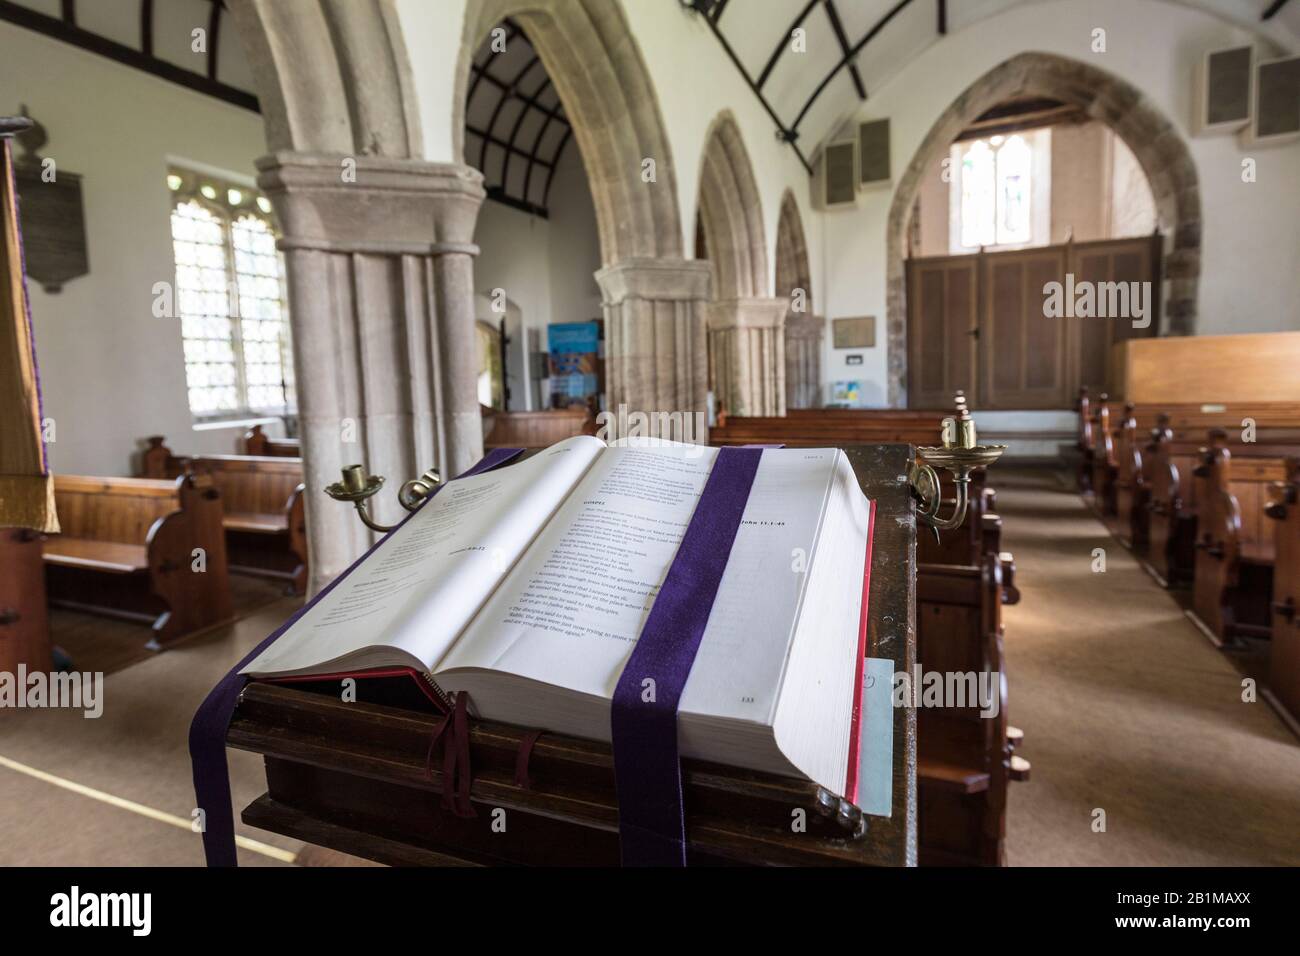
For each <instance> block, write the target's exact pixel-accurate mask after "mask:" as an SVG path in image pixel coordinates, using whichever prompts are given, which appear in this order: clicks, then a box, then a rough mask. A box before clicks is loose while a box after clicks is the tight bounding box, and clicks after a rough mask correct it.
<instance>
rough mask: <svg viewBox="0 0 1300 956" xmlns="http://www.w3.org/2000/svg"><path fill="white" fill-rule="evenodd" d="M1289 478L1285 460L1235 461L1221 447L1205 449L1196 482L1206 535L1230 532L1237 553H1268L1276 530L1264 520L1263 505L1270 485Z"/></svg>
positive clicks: (1258, 459)
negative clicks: (1244, 549)
mask: <svg viewBox="0 0 1300 956" xmlns="http://www.w3.org/2000/svg"><path fill="white" fill-rule="evenodd" d="M1286 474H1287V472H1286V461H1285V459H1283V458H1246V457H1244V456H1243V457H1237V458H1234V457H1233V454H1232V452H1230V451H1229V450H1228V449H1227V448H1225V447H1223V446H1222V445H1216V446H1214V447H1211V448H1208V449H1206V451H1205V453H1204V454H1203V455H1202V456H1201V462H1200V464H1199V465H1198V466H1197V468H1196V469H1195V477H1194V480H1193V483H1194V484H1195V485H1196V486H1197V492H1196V493H1197V495H1198V496H1199V497H1200V499H1201V507H1200V515H1201V517H1202V518H1203V519H1204V527H1205V531H1206V533H1208V534H1210V535H1211V536H1212V537H1213V536H1216V535H1217V534H1218V533H1220V532H1221V531H1222V529H1225V528H1227V529H1231V530H1232V531H1233V532H1235V535H1236V538H1237V540H1236V541H1235V542H1232V544H1233V545H1234V546H1235V547H1236V548H1237V549H1240V548H1241V547H1247V548H1249V547H1262V548H1264V549H1268V548H1269V547H1270V546H1271V544H1272V541H1273V528H1272V525H1270V524H1269V523H1268V522H1267V521H1266V520H1265V515H1264V505H1265V503H1266V502H1267V500H1268V496H1269V485H1270V484H1271V483H1273V482H1279V481H1283V480H1285V478H1286Z"/></svg>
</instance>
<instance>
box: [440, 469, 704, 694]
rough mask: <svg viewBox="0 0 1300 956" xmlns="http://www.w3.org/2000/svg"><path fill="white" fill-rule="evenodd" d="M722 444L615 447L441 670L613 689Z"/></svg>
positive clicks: (604, 691)
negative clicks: (717, 446)
mask: <svg viewBox="0 0 1300 956" xmlns="http://www.w3.org/2000/svg"><path fill="white" fill-rule="evenodd" d="M716 456H717V449H714V448H708V447H705V446H702V445H666V446H664V447H655V448H640V447H626V446H622V447H610V448H606V449H605V450H604V451H603V452H601V454H600V455H599V457H598V458H597V460H596V462H595V464H594V465H592V467H591V470H590V471H588V472H587V475H586V477H584V478H583V480H582V482H581V483H580V484H579V485H578V487H577V488H575V489H574V492H573V494H572V495H571V496H570V497H569V500H568V501H566V502H565V504H564V505H563V507H561V508H560V510H559V511H558V512H557V513H556V516H555V518H554V519H553V520H552V521H551V523H550V524H549V525H548V526H547V527H546V528H545V529H543V531H542V533H541V534H540V535H539V536H538V538H537V540H536V541H535V542H534V543H533V546H532V547H531V548H530V549H529V550H528V551H527V552H526V553H525V554H524V556H523V558H521V559H520V561H519V563H518V565H516V567H515V568H514V570H513V572H512V573H511V574H510V576H509V577H508V578H507V579H506V581H505V582H503V584H502V586H501V588H500V589H499V590H498V591H497V592H496V594H494V595H493V596H492V599H491V600H490V601H489V602H488V603H487V605H486V606H485V607H484V608H483V610H482V611H481V612H480V613H479V615H478V616H477V617H476V618H475V620H474V622H473V623H472V624H471V625H470V626H469V628H468V629H467V630H466V631H465V634H464V636H463V637H462V639H461V640H460V641H458V642H457V643H456V645H455V647H453V648H452V650H451V652H450V653H449V654H448V655H447V656H446V658H445V659H443V660H442V661H441V662H439V664H438V667H437V669H436V670H435V671H434V673H435V675H436V676H437V677H438V681H439V685H440V686H444V682H445V688H446V689H448V690H455V689H457V687H456V684H455V681H454V680H450V681H448V680H446V678H445V676H444V675H446V673H447V671H449V670H454V669H457V668H486V669H491V670H495V671H505V672H509V673H513V674H518V675H520V676H523V677H531V678H534V679H536V680H541V681H546V682H547V683H553V684H556V685H557V686H562V687H567V688H570V689H572V690H577V691H581V692H584V693H590V694H596V695H607V694H608V693H611V692H612V690H613V684H614V683H616V682H617V680H618V674H619V671H620V670H621V669H622V667H623V662H624V661H625V660H626V659H627V655H628V654H629V653H630V652H631V650H632V646H633V645H634V644H635V643H636V638H637V636H638V635H639V634H640V633H641V626H642V624H644V623H645V618H646V615H647V614H648V613H649V611H650V606H651V604H653V603H654V598H655V595H656V594H658V592H659V585H660V584H661V583H662V582H663V579H664V575H665V574H666V573H667V571H668V567H669V565H670V564H672V560H673V556H674V555H675V554H676V553H677V546H678V544H680V543H681V540H682V536H683V534H685V532H686V525H687V524H688V523H689V522H690V520H691V514H692V513H693V512H694V510H695V503H696V501H698V500H699V496H700V492H701V491H702V490H703V489H704V483H705V481H706V480H707V479H708V475H709V470H710V468H711V467H712V464H713V460H714V458H715V457H716Z"/></svg>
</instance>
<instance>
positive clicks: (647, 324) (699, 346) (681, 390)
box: [596, 259, 709, 440]
mask: <svg viewBox="0 0 1300 956" xmlns="http://www.w3.org/2000/svg"><path fill="white" fill-rule="evenodd" d="M596 281H597V283H599V284H600V290H601V296H602V299H603V300H604V307H605V378H606V382H605V386H606V387H605V400H606V405H607V407H608V408H609V410H610V411H611V412H613V413H615V414H617V412H618V408H619V406H620V405H626V406H627V410H628V412H629V413H631V412H644V413H645V414H647V415H656V414H662V413H669V414H671V413H673V412H682V413H693V412H705V411H706V410H707V406H708V391H709V377H708V375H709V368H708V358H707V356H708V341H707V339H706V335H705V324H704V321H705V320H704V304H705V302H706V301H707V300H708V297H709V264H708V263H707V262H704V261H702V260H698V259H625V260H623V261H621V262H616V263H614V264H613V265H611V266H606V267H605V268H604V269H601V270H600V271H599V272H597V273H596ZM661 437H663V436H661ZM695 437H696V438H697V439H699V440H703V439H705V438H706V437H707V436H695Z"/></svg>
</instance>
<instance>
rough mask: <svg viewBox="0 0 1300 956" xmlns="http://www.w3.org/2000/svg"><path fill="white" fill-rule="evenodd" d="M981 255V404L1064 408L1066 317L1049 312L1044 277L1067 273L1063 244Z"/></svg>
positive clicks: (1058, 277)
mask: <svg viewBox="0 0 1300 956" xmlns="http://www.w3.org/2000/svg"><path fill="white" fill-rule="evenodd" d="M982 258H983V259H984V269H983V283H982V286H983V289H982V294H981V297H980V298H981V304H982V310H981V318H980V356H981V361H980V369H979V370H980V390H979V392H978V393H977V394H978V401H979V404H978V406H977V407H979V408H1015V409H1025V408H1068V407H1069V406H1070V402H1071V400H1072V392H1071V388H1070V385H1071V383H1070V375H1069V364H1068V361H1067V359H1068V348H1067V343H1068V341H1069V328H1068V324H1067V320H1065V319H1061V318H1049V317H1048V316H1047V315H1045V309H1044V303H1045V302H1046V298H1047V293H1046V292H1045V291H1044V290H1045V288H1046V286H1047V285H1048V283H1051V282H1060V281H1061V278H1062V276H1063V275H1064V274H1065V249H1064V247H1063V246H1046V247H1043V248H1039V249H1023V250H1016V251H1013V252H996V253H989V254H987V255H984V256H982Z"/></svg>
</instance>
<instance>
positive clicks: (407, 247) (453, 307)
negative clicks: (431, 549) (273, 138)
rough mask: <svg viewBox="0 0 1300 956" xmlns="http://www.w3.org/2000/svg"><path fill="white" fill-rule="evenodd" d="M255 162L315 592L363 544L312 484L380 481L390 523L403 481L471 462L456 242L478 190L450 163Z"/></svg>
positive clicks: (469, 376)
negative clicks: (281, 299)
mask: <svg viewBox="0 0 1300 956" xmlns="http://www.w3.org/2000/svg"><path fill="white" fill-rule="evenodd" d="M258 169H259V171H260V175H259V176H258V185H259V186H260V187H261V188H262V190H263V191H264V192H265V193H266V194H267V196H268V197H270V199H271V201H272V203H273V204H274V206H275V210H276V213H277V215H278V217H279V221H280V227H281V231H282V233H283V238H282V239H281V240H280V248H281V249H282V250H284V254H285V260H286V267H287V272H288V285H289V313H290V319H291V323H292V326H293V344H294V357H295V362H294V364H295V370H296V383H297V391H298V417H299V422H300V424H301V432H302V447H303V468H304V471H305V481H306V484H307V538H308V548H309V552H310V562H311V588H310V590H311V592H312V593H313V594H314V593H315V592H317V591H318V590H319V589H320V588H321V587H322V586H324V585H325V584H326V583H328V582H329V581H330V580H332V579H333V578H334V577H336V576H337V575H338V574H339V573H340V572H341V571H343V570H344V569H345V568H346V567H347V566H348V565H349V564H350V563H351V562H352V561H353V560H354V559H355V558H356V557H357V556H358V555H360V554H361V553H362V551H364V550H365V548H366V547H368V546H369V545H370V544H371V543H372V541H373V539H374V536H373V535H372V534H371V533H370V532H369V531H367V530H366V529H365V528H364V527H363V526H362V524H361V522H360V521H359V520H358V518H357V515H356V514H355V512H354V511H353V509H352V508H350V507H347V506H345V505H342V504H338V503H336V502H334V501H331V500H330V499H328V498H326V497H325V495H324V493H323V491H322V489H323V488H324V486H325V485H327V484H329V483H330V482H333V481H336V480H338V477H339V469H340V468H341V467H342V466H344V465H348V464H353V463H356V462H361V463H364V464H365V465H366V467H367V468H368V469H370V471H372V472H374V473H376V474H382V475H384V476H386V477H387V479H388V485H387V486H386V487H385V489H384V490H383V491H382V492H381V493H380V494H379V495H378V496H376V498H375V499H372V500H373V502H374V504H375V508H374V511H375V512H376V514H377V517H378V518H379V520H381V521H386V522H392V521H396V520H397V519H399V518H400V517H401V516H402V515H403V514H404V512H403V511H402V509H401V508H400V506H398V505H397V503H396V498H395V491H396V488H397V486H398V485H399V484H400V483H401V482H402V481H404V480H405V479H407V478H411V477H415V476H416V475H418V474H420V472H422V471H423V470H424V469H426V468H428V467H430V466H435V467H437V468H438V469H440V470H441V471H442V473H443V476H444V477H451V476H453V475H455V474H458V473H459V472H460V471H462V470H464V469H465V468H466V467H467V466H469V465H470V464H472V463H473V462H474V461H475V460H477V459H478V458H479V457H480V456H481V455H482V451H483V436H482V427H481V424H480V421H479V410H478V398H477V390H476V387H475V382H476V373H477V369H478V362H477V352H476V347H475V335H474V302H473V256H474V255H475V254H476V253H477V251H478V249H477V247H476V246H474V245H473V243H472V242H471V239H472V238H473V232H474V223H475V220H476V219H477V216H478V208H479V205H480V204H481V203H482V201H483V196H484V192H483V187H482V177H481V176H480V174H479V173H478V172H476V171H475V170H473V169H470V168H469V167H467V166H462V165H458V164H449V163H429V162H424V161H419V160H407V159H385V158H381V157H368V156H358V157H355V158H353V157H343V156H332V155H315V154H311V155H309V154H303V153H288V152H285V153H276V154H274V155H272V156H267V157H264V158H263V159H261V160H259V161H258Z"/></svg>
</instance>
